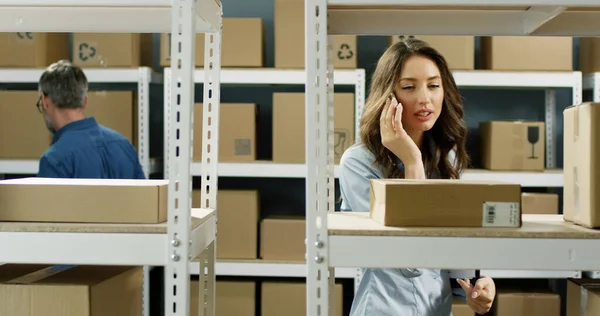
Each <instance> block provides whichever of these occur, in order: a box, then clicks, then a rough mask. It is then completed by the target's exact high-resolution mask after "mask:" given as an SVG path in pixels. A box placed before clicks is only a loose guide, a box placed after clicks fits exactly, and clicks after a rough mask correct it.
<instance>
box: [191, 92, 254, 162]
mask: <svg viewBox="0 0 600 316" xmlns="http://www.w3.org/2000/svg"><path fill="white" fill-rule="evenodd" d="M203 114H204V112H203V104H202V103H196V104H194V122H196V123H195V126H196V128H194V154H193V157H192V160H193V161H202V126H203V123H202V119H203ZM256 115H257V107H256V104H253V103H221V105H220V112H219V162H251V161H255V160H256Z"/></svg>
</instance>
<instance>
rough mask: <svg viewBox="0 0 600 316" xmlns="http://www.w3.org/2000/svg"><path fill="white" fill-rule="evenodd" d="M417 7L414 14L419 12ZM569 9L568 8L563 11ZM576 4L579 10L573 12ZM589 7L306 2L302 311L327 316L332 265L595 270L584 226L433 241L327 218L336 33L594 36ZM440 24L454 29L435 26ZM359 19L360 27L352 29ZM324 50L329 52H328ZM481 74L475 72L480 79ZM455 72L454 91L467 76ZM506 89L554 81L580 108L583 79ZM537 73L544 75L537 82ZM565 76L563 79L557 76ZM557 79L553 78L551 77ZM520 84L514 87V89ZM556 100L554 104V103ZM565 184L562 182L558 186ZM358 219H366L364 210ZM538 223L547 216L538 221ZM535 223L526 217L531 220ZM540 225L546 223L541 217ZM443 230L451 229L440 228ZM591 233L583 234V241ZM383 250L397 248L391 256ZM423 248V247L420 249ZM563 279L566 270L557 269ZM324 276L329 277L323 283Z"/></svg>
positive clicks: (595, 241)
mask: <svg viewBox="0 0 600 316" xmlns="http://www.w3.org/2000/svg"><path fill="white" fill-rule="evenodd" d="M415 6H418V8H415ZM568 7H571V8H573V9H571V10H569V9H568ZM575 7H577V8H575ZM585 7H596V8H592V9H597V8H598V7H600V1H598V0H575V1H566V0H530V1H526V2H523V1H522V0H490V1H487V2H486V3H485V4H481V2H480V1H475V0H420V1H415V0H369V1H366V0H306V1H305V32H306V39H305V45H306V46H305V50H306V56H307V58H306V72H307V73H306V75H307V80H306V82H307V83H306V92H307V94H306V117H307V118H309V117H314V118H315V119H314V120H306V142H307V145H306V161H307V168H306V214H307V221H306V233H307V243H306V244H307V248H306V250H307V265H308V277H307V283H308V286H307V293H306V294H307V315H325V314H328V313H329V315H332V314H331V312H332V308H331V306H330V304H329V301H330V300H331V297H332V296H331V294H332V292H333V291H334V287H333V282H334V278H335V271H334V269H333V267H336V268H339V267H365V268H366V267H372V268H386V267H389V268H398V267H410V268H412V267H422V268H440V267H441V266H444V268H447V269H457V270H463V269H485V270H487V271H499V272H501V273H503V271H506V270H514V271H524V270H525V271H527V270H534V271H539V272H540V273H543V272H542V271H540V270H547V271H550V273H548V274H555V272H556V271H563V272H564V273H565V274H566V275H569V274H570V273H571V272H569V271H575V272H574V273H578V272H576V271H587V270H595V269H597V267H599V266H600V255H598V254H597V252H595V250H594V249H595V248H597V247H598V246H599V245H600V241H599V239H600V235H599V234H595V233H594V231H593V230H584V232H585V233H584V232H582V233H581V235H576V236H575V237H573V238H568V236H567V235H559V234H557V236H555V237H554V238H550V237H544V235H546V236H549V235H548V234H543V233H542V232H540V234H537V235H536V234H533V233H532V234H527V232H524V233H522V234H518V235H516V237H512V238H509V237H508V236H506V237H504V238H499V237H493V236H489V235H488V236H476V235H474V234H473V232H472V231H468V230H467V231H464V232H463V233H462V235H461V236H459V237H454V238H448V237H450V236H447V235H444V231H443V230H439V231H437V233H436V232H435V231H432V232H431V234H432V235H429V236H426V235H422V234H418V233H414V232H413V233H406V232H405V233H399V232H395V233H392V232H388V233H381V231H383V230H385V229H383V228H381V227H366V226H369V225H371V224H369V223H372V222H370V221H364V222H361V223H362V224H363V225H365V226H360V223H357V224H359V227H362V228H356V229H354V230H353V229H351V228H350V227H347V226H345V225H344V221H345V220H349V218H352V217H353V215H356V217H360V216H359V214H347V213H333V207H334V201H333V199H334V194H333V192H334V164H333V159H332V157H333V155H332V151H333V146H332V143H333V142H332V137H333V131H332V126H333V115H332V113H333V93H332V91H333V87H332V86H331V85H329V84H327V83H328V82H331V80H332V79H333V78H334V77H335V75H334V72H333V64H332V58H331V56H332V55H331V54H332V49H331V48H332V47H331V46H332V45H331V43H332V37H331V36H330V35H339V34H359V35H393V34H399V33H402V34H422V35H474V36H489V35H512V36H526V35H556V36H596V35H597V33H599V31H598V29H599V28H600V19H599V18H600V11H594V10H588V9H587V8H585ZM440 17H443V18H444V19H448V20H452V21H455V22H456V23H441V21H442V19H441V18H440ZM356 21H360V23H356ZM325 48H327V49H325ZM482 73H484V72H481V73H478V74H477V75H481V76H483V74H482ZM461 75H462V74H461V73H457V74H456V80H457V83H458V84H459V86H460V85H461V83H460V81H461V80H465V81H463V84H462V85H463V86H464V85H465V84H464V83H466V82H467V81H466V79H464V77H463V78H461ZM497 75H498V78H503V81H504V83H508V84H507V86H508V87H515V85H516V83H517V82H518V83H521V84H523V85H524V86H525V87H527V88H543V89H547V88H552V87H556V85H560V86H561V87H570V88H573V103H580V102H581V88H582V82H581V81H582V79H581V74H580V73H578V72H569V73H563V74H559V73H545V74H542V73H534V74H532V73H529V74H526V75H524V76H523V77H519V76H520V75H521V74H520V73H519V74H517V73H508V74H502V75H500V74H497ZM542 75H543V76H542ZM563 75H564V76H563ZM555 78H556V79H555ZM469 82H470V83H471V84H473V85H475V86H485V87H489V86H493V85H494V84H493V83H488V82H486V81H484V80H481V78H479V80H473V81H469ZM517 87H519V86H518V85H517ZM554 100H555V98H554V89H551V90H547V92H546V122H547V123H548V122H550V123H551V124H548V125H549V126H548V128H547V131H546V133H547V135H549V136H550V137H548V140H549V141H548V147H547V152H548V153H549V155H547V156H548V158H547V167H548V168H553V167H554V166H555V165H554V161H555V144H554V142H555V137H554V136H555V135H554V133H555V131H554V129H553V126H552V125H553V124H554V122H555V117H554V116H555V112H556V104H555V101H554ZM553 101H554V102H553ZM560 181H561V182H562V179H561V180H560ZM363 215H364V214H363ZM542 217H543V216H542ZM537 218H539V217H533V218H531V220H532V221H534V222H535V220H536V219H537ZM543 218H544V219H547V218H545V217H543ZM547 220H549V221H550V222H551V224H550V225H548V226H546V228H547V229H548V230H550V228H549V227H550V226H551V225H554V224H555V225H559V224H558V223H555V222H552V221H554V220H557V221H560V223H562V224H564V223H563V221H562V218H561V217H560V216H556V217H552V218H549V219H547ZM446 233H447V232H446ZM584 235H589V236H584ZM484 245H485V248H486V249H487V250H488V251H486V255H485V256H483V257H481V258H478V260H476V261H474V260H472V257H471V256H466V257H465V256H461V255H460V251H458V249H479V248H480V247H484ZM389 249H403V251H402V252H401V253H400V252H393V251H392V252H390V251H389ZM423 249H427V251H425V252H424V251H423ZM560 274H562V273H560ZM327 276H329V277H327Z"/></svg>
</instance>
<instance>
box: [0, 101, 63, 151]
mask: <svg viewBox="0 0 600 316" xmlns="http://www.w3.org/2000/svg"><path fill="white" fill-rule="evenodd" d="M39 96H40V95H39V93H38V92H37V91H0V134H1V135H2V137H0V158H1V159H39V158H40V156H41V155H42V154H43V153H44V151H46V150H47V149H48V147H50V143H51V142H52V134H50V132H49V131H48V129H47V128H46V124H45V123H44V117H43V114H42V113H40V112H39V111H38V109H37V107H36V106H35V105H36V102H37V100H38V99H39Z"/></svg>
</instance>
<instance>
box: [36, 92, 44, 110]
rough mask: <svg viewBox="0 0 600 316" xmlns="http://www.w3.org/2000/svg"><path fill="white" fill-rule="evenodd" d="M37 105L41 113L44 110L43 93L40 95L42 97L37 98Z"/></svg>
mask: <svg viewBox="0 0 600 316" xmlns="http://www.w3.org/2000/svg"><path fill="white" fill-rule="evenodd" d="M35 106H36V107H37V109H38V111H39V112H40V113H42V112H43V110H42V96H41V95H40V98H39V99H38V100H37V102H36V104H35Z"/></svg>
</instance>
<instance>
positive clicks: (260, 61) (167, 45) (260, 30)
mask: <svg viewBox="0 0 600 316" xmlns="http://www.w3.org/2000/svg"><path fill="white" fill-rule="evenodd" d="M221 38H222V41H221V67H222V68H226V67H258V68H260V67H263V66H264V26H263V21H262V19H260V18H223V30H222V37H221ZM205 47H206V45H205V37H204V34H197V35H196V45H195V50H196V52H195V55H194V56H195V58H196V63H195V64H196V67H202V66H204V56H205V54H204V53H205ZM160 65H161V66H163V67H170V66H171V34H170V33H163V34H161V37H160Z"/></svg>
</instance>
